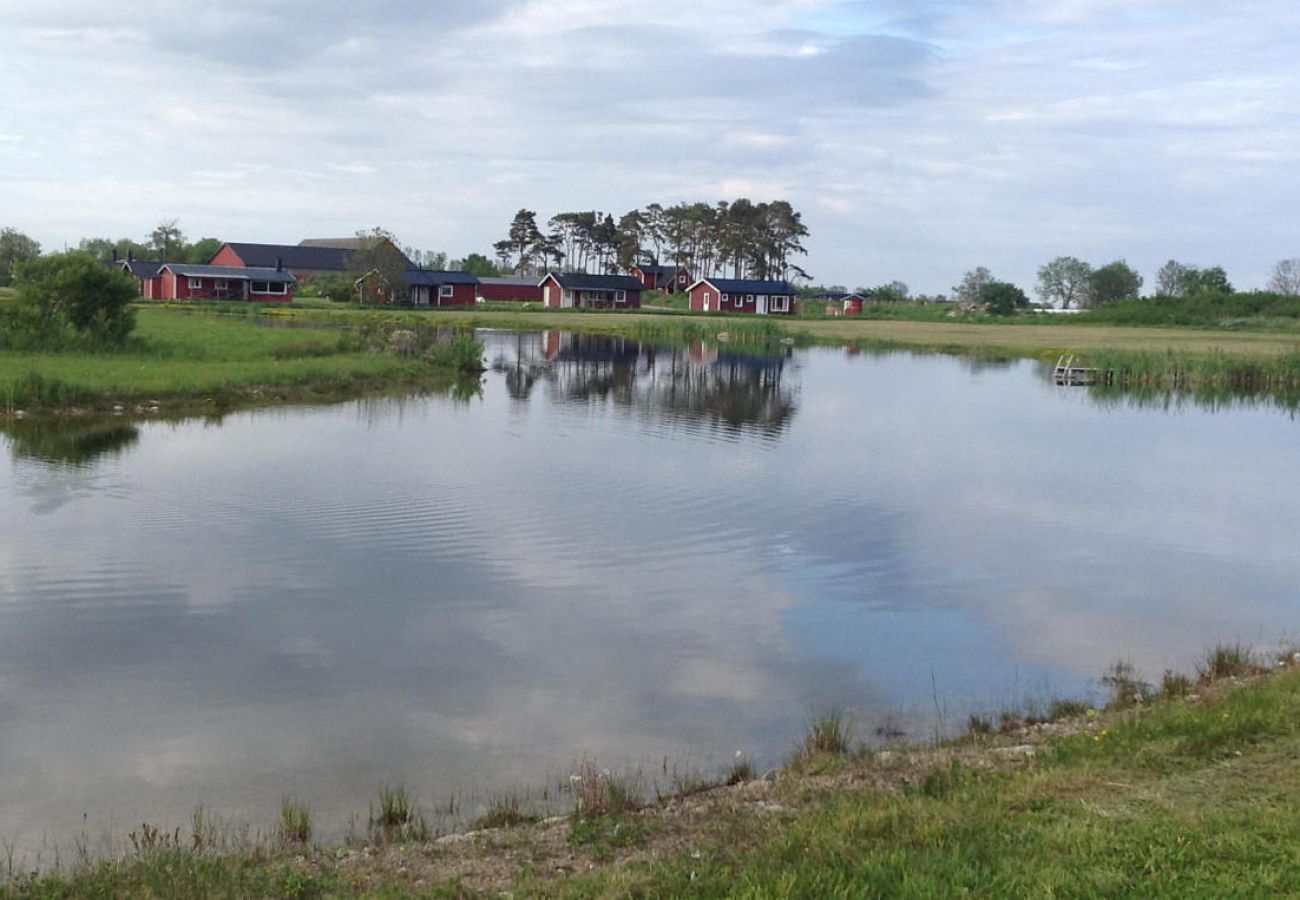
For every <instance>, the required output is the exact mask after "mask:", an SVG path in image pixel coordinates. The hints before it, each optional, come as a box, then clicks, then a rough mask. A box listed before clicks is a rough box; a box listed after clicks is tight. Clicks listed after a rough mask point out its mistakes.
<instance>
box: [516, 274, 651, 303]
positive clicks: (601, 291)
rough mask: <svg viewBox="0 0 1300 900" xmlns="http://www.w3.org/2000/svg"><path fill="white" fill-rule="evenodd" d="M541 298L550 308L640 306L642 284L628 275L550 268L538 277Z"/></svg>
mask: <svg viewBox="0 0 1300 900" xmlns="http://www.w3.org/2000/svg"><path fill="white" fill-rule="evenodd" d="M538 287H540V288H541V290H542V302H543V303H545V304H546V305H547V306H548V307H551V308H553V309H576V308H582V309H640V307H641V291H642V290H643V289H644V285H642V284H641V282H640V281H638V280H637V279H635V278H633V277H632V276H631V275H574V274H561V273H558V272H552V273H550V274H549V275H547V276H546V277H545V278H543V279H542V281H541V284H539V285H538Z"/></svg>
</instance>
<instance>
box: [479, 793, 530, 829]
mask: <svg viewBox="0 0 1300 900" xmlns="http://www.w3.org/2000/svg"><path fill="white" fill-rule="evenodd" d="M540 818H541V817H540V816H538V815H537V813H535V812H533V811H532V810H531V809H529V808H528V806H527V805H526V803H525V802H524V798H523V797H521V796H520V794H519V792H518V791H511V792H509V793H506V794H499V795H497V796H495V797H493V798H492V799H491V800H490V801H489V802H488V808H487V812H485V813H484V814H483V815H482V816H480V817H479V818H477V819H475V820H474V823H473V825H471V826H470V827H471V828H472V829H473V830H474V831H480V830H482V829H485V828H514V827H516V826H518V825H531V824H532V823H534V822H537V821H539V820H540Z"/></svg>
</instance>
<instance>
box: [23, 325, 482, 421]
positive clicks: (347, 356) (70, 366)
mask: <svg viewBox="0 0 1300 900" xmlns="http://www.w3.org/2000/svg"><path fill="white" fill-rule="evenodd" d="M243 312H244V313H245V314H243V315H233V316H221V315H213V314H210V313H205V314H192V313H184V312H179V311H176V310H168V309H158V308H144V309H141V310H140V311H139V324H138V326H137V329H136V333H135V335H134V337H133V340H132V341H131V344H130V345H129V346H128V347H127V348H126V349H124V350H122V351H118V352H113V353H95V354H88V353H23V352H14V351H3V352H0V407H2V408H3V411H5V412H10V413H12V412H17V411H25V412H35V411H43V410H49V409H68V408H78V409H84V410H88V411H103V410H112V409H114V408H117V407H121V408H123V409H127V410H129V411H132V412H146V411H150V412H157V411H158V409H159V408H161V409H162V411H164V412H178V411H188V410H192V409H196V408H197V409H205V408H211V407H217V408H223V407H228V406H232V405H250V404H257V403H262V402H274V401H279V400H304V401H311V400H324V399H331V398H335V397H339V396H347V395H351V394H356V393H360V392H364V391H367V390H376V389H393V388H399V387H410V388H420V387H423V386H441V385H445V384H448V383H451V382H453V381H454V380H455V377H456V373H455V369H456V364H455V362H454V361H451V360H434V361H433V362H432V363H431V361H430V358H429V356H428V354H419V355H415V354H410V353H407V354H401V353H393V352H385V351H386V350H387V349H388V348H387V347H386V346H385V345H384V337H383V335H375V334H373V333H372V334H368V335H367V334H362V333H360V332H358V330H357V329H348V330H343V329H294V328H267V327H263V325H262V324H260V322H261V317H260V316H259V315H258V312H259V311H258V310H256V309H255V308H247V309H245V310H243Z"/></svg>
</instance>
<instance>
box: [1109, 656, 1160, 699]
mask: <svg viewBox="0 0 1300 900" xmlns="http://www.w3.org/2000/svg"><path fill="white" fill-rule="evenodd" d="M1101 683H1102V684H1103V685H1104V686H1105V687H1106V689H1107V690H1109V691H1110V704H1109V705H1110V706H1111V707H1113V708H1115V709H1128V708H1130V707H1133V706H1140V705H1142V704H1143V703H1146V702H1148V701H1149V700H1150V699H1151V696H1152V693H1151V685H1149V684H1147V683H1146V682H1145V681H1143V680H1142V679H1141V678H1139V677H1138V674H1137V669H1136V668H1134V666H1133V664H1132V663H1131V662H1128V661H1126V660H1122V659H1120V660H1116V661H1115V662H1113V663H1111V666H1110V668H1109V669H1107V670H1106V674H1105V675H1103V676H1102V677H1101Z"/></svg>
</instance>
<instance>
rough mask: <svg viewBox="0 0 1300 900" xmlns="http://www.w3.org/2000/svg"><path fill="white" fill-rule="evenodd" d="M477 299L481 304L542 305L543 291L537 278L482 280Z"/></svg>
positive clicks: (479, 282) (476, 295)
mask: <svg viewBox="0 0 1300 900" xmlns="http://www.w3.org/2000/svg"><path fill="white" fill-rule="evenodd" d="M475 299H477V300H478V301H479V302H480V303H487V302H492V303H502V302H504V303H509V302H516V303H541V302H542V289H541V287H540V286H539V285H538V284H537V279H536V278H528V277H522V278H512V277H506V278H480V279H479V280H478V291H477V292H476V294H475Z"/></svg>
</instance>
